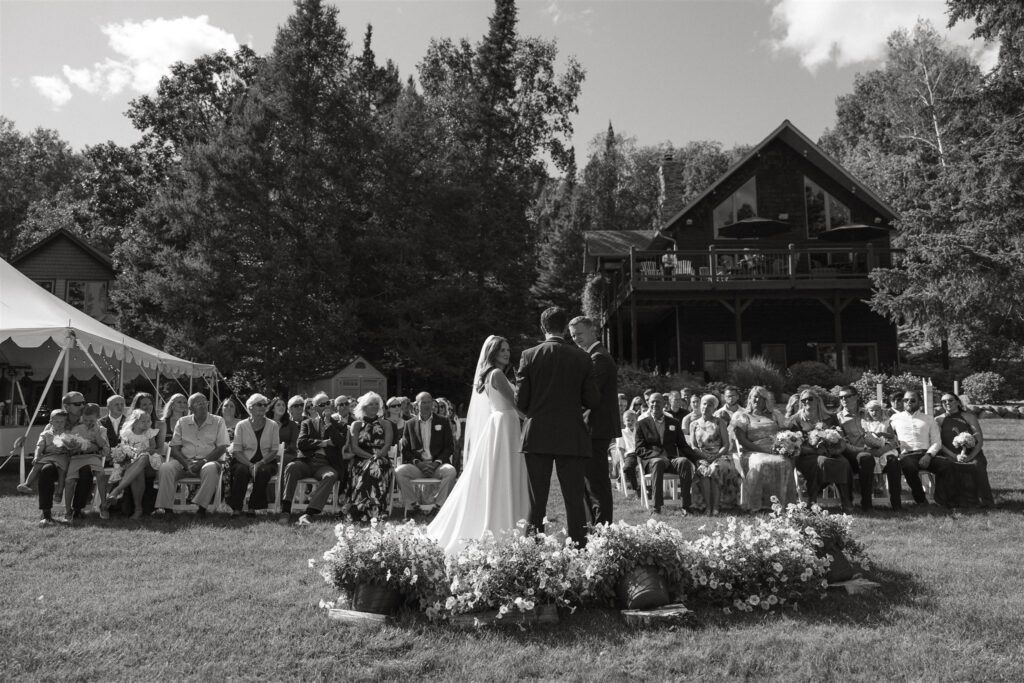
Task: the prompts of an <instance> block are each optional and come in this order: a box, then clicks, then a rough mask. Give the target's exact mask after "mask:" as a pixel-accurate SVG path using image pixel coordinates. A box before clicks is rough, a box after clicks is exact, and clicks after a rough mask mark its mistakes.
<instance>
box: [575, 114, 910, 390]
mask: <svg viewBox="0 0 1024 683" xmlns="http://www.w3.org/2000/svg"><path fill="white" fill-rule="evenodd" d="M682 171H683V169H682V168H681V163H679V162H677V161H676V160H675V159H674V158H673V157H672V155H671V154H666V156H665V158H664V159H663V162H662V168H661V173H662V183H663V188H664V190H663V197H662V216H664V217H666V219H665V221H664V223H663V225H662V227H661V229H660V230H658V231H615V230H602V231H590V232H587V233H585V247H584V248H585V258H584V264H585V266H584V267H585V268H586V269H587V271H589V272H591V273H600V274H601V275H603V276H604V278H605V281H606V283H607V286H606V287H605V296H604V300H603V310H602V315H601V323H602V326H603V332H604V339H605V341H606V343H607V345H608V347H609V349H610V350H611V351H612V354H613V355H614V356H615V357H616V358H617V359H618V360H619V361H620V362H627V363H632V364H633V365H635V366H638V367H645V368H648V369H650V370H655V369H658V370H661V371H663V372H664V371H689V372H697V373H701V372H703V373H706V374H707V375H709V376H710V377H711V378H713V379H719V378H723V377H725V376H726V374H727V371H728V369H729V366H730V365H731V364H732V363H733V362H735V361H736V359H738V358H747V357H750V356H751V355H760V356H764V357H766V358H768V359H769V360H771V361H773V362H774V363H775V364H777V365H778V366H780V367H782V368H785V367H788V366H789V365H792V364H793V363H796V362H799V361H804V360H818V361H822V362H825V363H828V364H830V365H832V366H834V367H836V368H840V369H842V368H845V367H862V368H879V367H892V366H895V365H897V363H898V354H897V340H896V327H895V325H893V324H892V323H891V322H889V321H888V320H887V319H885V318H883V317H882V316H880V315H878V314H877V313H875V312H873V311H872V310H871V309H870V307H869V305H868V303H867V301H868V300H869V299H870V298H871V295H872V286H871V280H870V279H869V277H868V273H869V272H870V271H871V270H872V269H874V268H877V267H889V266H891V265H893V264H896V263H898V260H899V258H900V254H899V253H898V251H896V250H894V249H892V248H891V246H890V239H889V238H890V234H891V230H892V227H891V224H892V221H893V220H894V219H895V217H896V216H895V212H894V211H893V209H892V208H891V207H889V206H888V205H887V204H886V203H885V202H884V201H883V200H882V199H881V198H880V197H878V195H876V194H875V193H874V192H873V191H872V190H871V188H869V187H867V186H865V185H864V184H863V183H861V182H860V181H859V180H857V179H856V178H854V177H853V176H852V175H851V174H850V173H849V172H848V171H846V170H845V169H843V168H842V167H841V166H840V165H839V164H838V163H837V162H835V161H834V160H833V159H831V158H830V157H829V156H828V155H827V154H825V152H823V151H822V150H821V149H820V148H819V147H818V146H817V145H816V144H814V143H813V142H812V141H811V140H810V139H808V138H807V136H805V135H804V134H803V133H801V132H800V131H799V130H798V129H797V128H796V127H795V126H794V125H793V124H792V123H790V122H789V121H784V122H783V123H782V124H781V125H780V126H779V127H778V128H776V129H775V130H774V131H772V132H771V134H770V135H768V137H766V138H765V139H764V140H762V141H761V142H760V143H759V144H757V145H756V146H755V147H754V148H753V149H751V150H750V152H749V153H748V154H747V155H746V156H745V157H744V158H743V159H741V160H740V161H738V162H737V163H736V164H734V165H733V166H732V167H731V168H730V169H729V170H728V171H726V172H725V173H724V174H723V175H722V176H721V177H720V178H718V179H717V180H716V181H715V182H714V183H712V184H711V185H710V186H709V187H708V188H707V189H705V190H704V191H703V192H702V193H701V194H700V195H698V196H697V197H695V198H693V199H692V200H690V201H689V202H687V203H685V204H684V202H683V197H682V194H681V192H682V191H681V188H682V182H681V180H680V177H681V173H682Z"/></svg>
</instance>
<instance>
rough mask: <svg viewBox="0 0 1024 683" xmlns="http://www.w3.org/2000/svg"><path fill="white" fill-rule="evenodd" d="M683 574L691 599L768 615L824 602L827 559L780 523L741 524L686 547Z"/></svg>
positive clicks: (727, 609)
mask: <svg viewBox="0 0 1024 683" xmlns="http://www.w3.org/2000/svg"><path fill="white" fill-rule="evenodd" d="M686 554H687V562H688V566H687V568H686V571H687V572H688V573H689V575H690V581H691V582H692V584H691V588H690V591H691V593H692V594H693V595H694V597H696V598H698V599H701V600H706V601H708V602H710V603H712V604H716V605H719V606H721V607H722V608H723V609H724V611H725V612H726V613H727V614H728V613H730V612H732V611H733V610H737V611H740V612H752V611H754V610H755V609H761V610H764V611H768V610H770V609H773V608H776V607H781V606H783V605H796V604H798V603H800V602H804V601H807V600H810V599H812V598H821V597H824V594H825V591H826V590H827V588H828V582H827V581H826V579H825V575H826V573H827V572H828V566H829V559H828V558H827V557H820V556H819V555H818V553H817V552H815V547H814V545H812V544H810V543H808V542H807V539H806V537H805V536H804V535H803V534H802V533H801V532H800V531H799V530H797V529H795V528H793V527H792V526H790V525H789V524H786V523H780V522H779V520H778V519H774V518H770V517H769V518H767V519H757V520H754V521H753V522H751V523H739V522H737V521H736V518H735V517H730V518H729V520H728V523H727V525H726V526H725V527H724V528H719V529H718V530H717V531H715V532H713V533H712V534H710V535H707V536H703V537H701V538H698V539H697V540H695V541H691V542H690V543H688V544H687V548H686Z"/></svg>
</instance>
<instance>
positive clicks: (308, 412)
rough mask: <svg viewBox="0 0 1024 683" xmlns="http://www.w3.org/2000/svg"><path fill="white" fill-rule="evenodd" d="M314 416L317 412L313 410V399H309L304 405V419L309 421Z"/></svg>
mask: <svg viewBox="0 0 1024 683" xmlns="http://www.w3.org/2000/svg"><path fill="white" fill-rule="evenodd" d="M314 415H316V410H314V408H313V399H312V398H307V399H305V400H304V401H303V403H302V419H303V420H308V419H309V418H311V417H313V416H314Z"/></svg>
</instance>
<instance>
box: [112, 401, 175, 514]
mask: <svg viewBox="0 0 1024 683" xmlns="http://www.w3.org/2000/svg"><path fill="white" fill-rule="evenodd" d="M136 410H142V411H145V412H146V413H148V414H149V421H150V422H151V423H152V424H151V425H150V429H156V431H157V434H156V436H155V437H153V444H152V447H153V452H154V453H158V454H160V455H163V454H164V453H166V452H167V442H168V441H169V440H170V438H171V434H172V432H169V431H167V424H166V423H165V422H164V421H163V420H162V419H161V418H160V416H159V415H158V414H157V412H156V402H155V401H154V400H153V395H152V394H148V393H146V392H144V391H140V392H138V393H136V394H135V396H133V397H132V402H131V404H130V405H129V406H128V409H127V411H126V413H127V414H128V415H131V414H132V413H133V412H134V411H136ZM121 430H122V431H124V424H123V423H122V425H121ZM153 461H155V459H152V458H145V459H144V462H142V464H140V465H139V467H141V468H142V480H141V482H140V483H139V484H136V486H141V487H142V505H143V513H145V511H146V510H145V509H146V508H147V507H148V506H151V505H152V504H153V502H154V501H155V499H156V490H155V489H154V488H153V484H154V482H155V481H156V471H157V468H156V467H153V464H154V462H153ZM118 505H119V506H120V512H121V514H122V515H134V512H135V489H132V495H131V496H130V497H129V496H121V499H120V502H119V503H118ZM136 519H137V517H136Z"/></svg>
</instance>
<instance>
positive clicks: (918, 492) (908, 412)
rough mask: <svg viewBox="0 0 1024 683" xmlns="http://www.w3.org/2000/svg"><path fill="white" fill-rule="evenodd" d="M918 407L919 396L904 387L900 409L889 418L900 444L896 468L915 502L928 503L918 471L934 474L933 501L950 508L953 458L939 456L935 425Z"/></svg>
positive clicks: (933, 420)
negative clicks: (901, 473) (901, 408)
mask: <svg viewBox="0 0 1024 683" xmlns="http://www.w3.org/2000/svg"><path fill="white" fill-rule="evenodd" d="M921 407H922V406H921V395H920V394H918V393H917V392H916V391H914V390H908V391H906V392H904V393H903V410H902V411H901V412H898V413H896V414H895V415H893V416H892V418H891V420H890V424H892V428H893V431H895V432H896V438H897V440H899V443H900V468H901V469H902V470H903V476H904V478H906V480H907V484H909V485H910V492H911V493H912V494H913V495H914V502H915V503H917V504H918V505H925V504H927V502H928V498H927V497H926V496H925V495H924V487H923V486H922V485H921V474H920V472H921V470H925V471H926V472H931V473H932V474H934V475H935V502H936V503H938V504H940V505H945V506H946V507H950V508H952V507H955V506H956V491H955V488H954V484H955V481H954V474H953V460H952V459H950V458H947V457H945V456H943V455H942V439H941V436H940V433H939V425H938V424H936V422H935V419H934V418H933V417H932V416H931V415H926V414H925V413H924V412H922V411H921Z"/></svg>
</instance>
